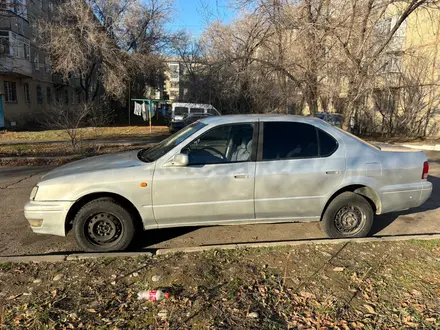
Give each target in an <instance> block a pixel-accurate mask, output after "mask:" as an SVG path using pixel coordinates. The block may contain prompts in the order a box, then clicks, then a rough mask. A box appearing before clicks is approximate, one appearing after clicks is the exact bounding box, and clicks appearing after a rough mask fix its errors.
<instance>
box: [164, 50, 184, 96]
mask: <svg viewBox="0 0 440 330" xmlns="http://www.w3.org/2000/svg"><path fill="white" fill-rule="evenodd" d="M165 62H166V67H165V68H166V70H165V74H164V84H163V91H162V97H167V98H168V99H169V100H170V101H171V102H177V101H185V97H186V95H187V93H188V88H187V86H186V85H185V75H186V74H187V69H186V66H185V64H184V63H183V62H182V61H181V60H180V59H179V58H177V57H168V58H167V59H166V61H165Z"/></svg>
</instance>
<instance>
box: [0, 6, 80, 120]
mask: <svg viewBox="0 0 440 330" xmlns="http://www.w3.org/2000/svg"><path fill="white" fill-rule="evenodd" d="M52 13H53V2H51V1H50V0H0V101H1V102H0V128H1V127H2V126H4V127H7V128H8V127H11V128H13V127H17V128H26V127H27V128H32V127H34V126H35V125H38V123H39V121H40V119H41V117H42V116H43V115H44V113H45V111H47V109H48V107H50V106H51V105H52V104H54V103H55V102H61V103H75V102H79V101H80V99H81V97H80V96H81V94H79V93H77V92H76V90H75V88H74V86H72V84H69V83H68V82H66V81H64V80H63V79H61V77H60V76H59V75H57V74H52V68H51V63H50V59H49V57H47V56H46V54H45V52H44V49H41V48H39V47H38V41H37V37H38V36H37V33H38V32H37V29H36V21H37V20H38V18H40V17H45V16H46V17H47V16H49V17H50V15H52Z"/></svg>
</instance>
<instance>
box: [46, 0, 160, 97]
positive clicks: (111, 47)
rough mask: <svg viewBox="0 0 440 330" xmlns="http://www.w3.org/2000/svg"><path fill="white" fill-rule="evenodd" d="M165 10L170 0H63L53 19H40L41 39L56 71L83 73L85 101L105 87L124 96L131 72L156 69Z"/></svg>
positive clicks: (68, 74)
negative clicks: (145, 0) (143, 1)
mask: <svg viewBox="0 0 440 330" xmlns="http://www.w3.org/2000/svg"><path fill="white" fill-rule="evenodd" d="M167 15H169V2H168V1H167V0H164V1H160V0H150V1H147V2H146V3H141V2H140V1H137V0H131V1H130V0H127V1H122V2H120V1H103V0H93V1H83V0H72V1H67V2H62V3H60V4H59V5H58V6H56V8H55V13H54V15H53V17H52V18H51V19H43V20H40V22H39V31H40V36H41V44H42V46H43V47H44V48H45V49H46V50H47V51H48V53H49V55H50V58H51V61H52V69H53V71H54V72H56V73H61V74H62V75H63V76H64V77H65V78H66V79H67V78H69V77H71V76H74V77H78V78H79V83H80V86H81V89H82V90H83V92H84V95H85V99H86V101H87V102H93V101H95V100H96V98H97V97H98V96H99V95H100V94H101V93H104V94H105V95H106V96H108V97H110V98H113V99H124V97H125V92H126V88H127V86H128V81H129V80H131V79H132V78H133V76H135V75H137V74H139V72H143V73H144V72H146V71H148V70H152V71H155V70H156V68H157V67H156V64H157V62H158V59H159V58H158V56H157V55H154V54H153V53H152V52H153V50H156V49H157V47H159V46H160V43H161V42H162V41H163V40H162V39H161V38H162V37H163V33H162V30H161V29H163V24H164V22H165V20H166V18H167ZM135 53H136V54H139V55H138V56H136V57H134V56H133V55H134V54H135ZM140 55H143V56H145V57H146V58H147V59H144V58H141V56H140ZM152 59H153V60H152ZM150 62H151V63H153V65H152V66H151V67H148V63H150Z"/></svg>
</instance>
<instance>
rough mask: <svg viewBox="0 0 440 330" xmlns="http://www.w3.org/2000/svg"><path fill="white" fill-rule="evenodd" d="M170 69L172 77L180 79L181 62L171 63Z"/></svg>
mask: <svg viewBox="0 0 440 330" xmlns="http://www.w3.org/2000/svg"><path fill="white" fill-rule="evenodd" d="M170 71H171V75H170V77H171V79H179V64H171V65H170Z"/></svg>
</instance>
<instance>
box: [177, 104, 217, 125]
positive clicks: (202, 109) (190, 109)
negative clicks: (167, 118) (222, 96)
mask: <svg viewBox="0 0 440 330" xmlns="http://www.w3.org/2000/svg"><path fill="white" fill-rule="evenodd" d="M190 113H193V114H194V113H209V114H212V115H214V116H220V112H218V110H217V109H216V108H214V107H213V106H212V105H210V104H201V103H178V102H177V103H173V104H172V105H171V121H172V122H173V121H179V120H182V119H183V117H185V115H187V114H190Z"/></svg>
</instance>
